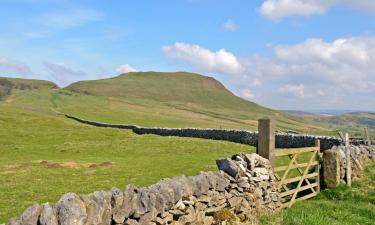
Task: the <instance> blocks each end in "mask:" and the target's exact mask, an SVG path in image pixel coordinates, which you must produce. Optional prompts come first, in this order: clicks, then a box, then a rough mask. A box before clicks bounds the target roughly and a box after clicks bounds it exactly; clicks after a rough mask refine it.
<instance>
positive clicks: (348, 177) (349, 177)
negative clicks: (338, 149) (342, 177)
mask: <svg viewBox="0 0 375 225" xmlns="http://www.w3.org/2000/svg"><path fill="white" fill-rule="evenodd" d="M345 149H346V184H347V185H349V186H352V166H351V163H350V162H351V160H350V145H349V134H348V133H346V134H345Z"/></svg>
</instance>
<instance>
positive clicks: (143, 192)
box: [8, 153, 281, 225]
mask: <svg viewBox="0 0 375 225" xmlns="http://www.w3.org/2000/svg"><path fill="white" fill-rule="evenodd" d="M216 164H217V166H218V168H219V171H216V172H201V173H199V174H198V175H196V176H192V177H186V176H179V177H175V178H172V179H162V180H161V181H160V182H158V183H156V184H153V185H151V186H148V187H144V188H138V187H135V186H134V185H128V186H127V187H126V188H125V190H124V191H121V190H120V189H118V188H112V190H111V191H97V192H94V193H92V194H89V195H77V194H75V193H67V194H65V195H63V196H62V197H61V199H60V200H59V201H58V202H57V204H56V205H51V204H49V203H46V204H43V205H37V204H36V205H33V206H31V207H29V208H28V209H26V210H25V211H24V213H23V214H22V215H21V216H20V217H19V218H13V219H11V220H10V221H9V223H8V225H112V224H125V225H137V224H141V225H146V224H147V225H155V224H158V225H163V224H202V225H205V224H207V225H209V224H224V223H225V222H224V221H227V220H237V221H238V220H249V219H252V218H253V217H254V216H255V215H258V214H259V213H265V212H275V211H277V210H279V209H280V207H281V203H280V197H279V193H278V191H277V189H276V184H275V181H276V179H275V176H274V173H273V170H272V167H271V165H270V163H269V161H268V160H266V159H264V158H262V157H260V156H259V155H257V154H244V153H241V154H237V155H234V156H233V157H231V158H226V159H220V160H217V161H216Z"/></svg>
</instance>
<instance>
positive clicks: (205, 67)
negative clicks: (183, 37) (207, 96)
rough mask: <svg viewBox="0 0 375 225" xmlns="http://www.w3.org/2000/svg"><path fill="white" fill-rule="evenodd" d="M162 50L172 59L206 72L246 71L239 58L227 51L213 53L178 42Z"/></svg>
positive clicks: (196, 46) (229, 72)
mask: <svg viewBox="0 0 375 225" xmlns="http://www.w3.org/2000/svg"><path fill="white" fill-rule="evenodd" d="M162 50H163V52H164V53H165V54H166V55H167V56H168V57H170V58H171V59H175V60H179V61H183V62H187V63H190V64H191V65H192V66H193V67H195V68H196V69H198V70H202V71H205V72H218V73H223V74H240V73H242V72H243V71H244V68H243V67H242V65H241V63H240V62H239V60H238V59H237V57H236V56H235V55H234V54H233V53H231V52H228V51H226V50H225V49H220V50H218V51H216V52H212V51H210V50H208V49H206V48H202V47H200V46H199V45H195V44H188V43H181V42H177V43H175V44H174V45H169V46H163V47H162Z"/></svg>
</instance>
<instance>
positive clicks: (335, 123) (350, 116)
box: [313, 112, 375, 136]
mask: <svg viewBox="0 0 375 225" xmlns="http://www.w3.org/2000/svg"><path fill="white" fill-rule="evenodd" d="M313 120H314V121H316V122H319V123H327V124H330V126H331V127H333V128H335V129H340V130H346V131H356V132H357V135H358V136H361V135H362V136H363V130H364V128H365V127H367V128H368V129H369V130H370V132H372V136H375V113H372V112H351V113H345V114H342V115H340V116H330V117H316V118H314V119H313Z"/></svg>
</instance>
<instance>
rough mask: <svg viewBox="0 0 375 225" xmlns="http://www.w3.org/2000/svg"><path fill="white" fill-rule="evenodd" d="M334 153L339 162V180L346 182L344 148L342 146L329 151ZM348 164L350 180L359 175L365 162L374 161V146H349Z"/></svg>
mask: <svg viewBox="0 0 375 225" xmlns="http://www.w3.org/2000/svg"><path fill="white" fill-rule="evenodd" d="M331 150H332V151H336V152H337V154H338V156H339V161H340V180H341V182H345V180H346V147H345V146H343V145H340V146H334V147H332V149H331ZM349 150H350V155H351V158H350V163H351V169H352V179H353V178H356V177H358V176H360V175H361V170H362V169H363V167H364V165H365V163H366V161H369V160H375V146H374V145H373V146H367V145H359V146H356V145H350V146H349Z"/></svg>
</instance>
